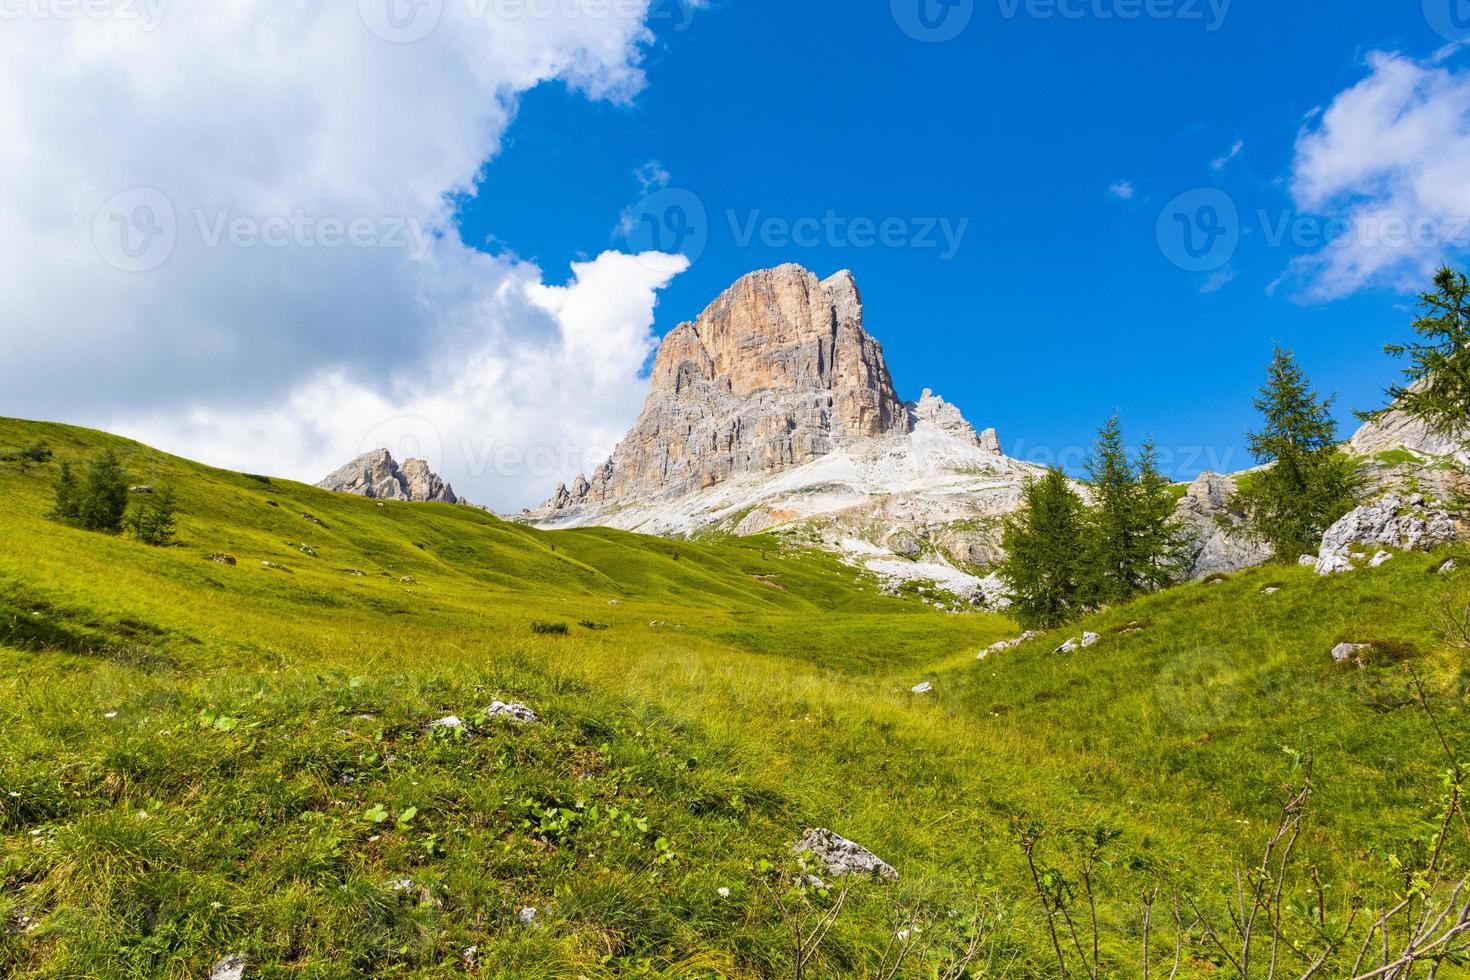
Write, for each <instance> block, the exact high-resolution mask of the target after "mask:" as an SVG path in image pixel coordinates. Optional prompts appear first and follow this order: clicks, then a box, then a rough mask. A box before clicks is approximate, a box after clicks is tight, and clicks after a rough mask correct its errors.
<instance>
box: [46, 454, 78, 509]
mask: <svg viewBox="0 0 1470 980" xmlns="http://www.w3.org/2000/svg"><path fill="white" fill-rule="evenodd" d="M81 516H82V490H81V487H80V485H79V484H78V483H77V475H76V473H74V472H72V468H71V464H70V463H62V464H61V473H60V475H59V476H57V478H56V503H55V504H53V505H52V507H51V519H52V520H55V521H76V520H80V519H81Z"/></svg>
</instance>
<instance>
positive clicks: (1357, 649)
mask: <svg viewBox="0 0 1470 980" xmlns="http://www.w3.org/2000/svg"><path fill="white" fill-rule="evenodd" d="M1372 649H1373V644H1371V643H1339V644H1338V645H1337V646H1335V647H1333V649H1332V659H1333V660H1334V661H1335V662H1337V663H1340V664H1345V663H1348V662H1350V661H1356V662H1357V663H1360V664H1361V663H1362V662H1363V655H1364V654H1366V653H1368V652H1370V651H1371V650H1372Z"/></svg>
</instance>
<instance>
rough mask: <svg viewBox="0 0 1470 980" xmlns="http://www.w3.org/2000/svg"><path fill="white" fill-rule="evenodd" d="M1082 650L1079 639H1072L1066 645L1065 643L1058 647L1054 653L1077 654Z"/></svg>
mask: <svg viewBox="0 0 1470 980" xmlns="http://www.w3.org/2000/svg"><path fill="white" fill-rule="evenodd" d="M1081 649H1082V641H1081V640H1079V639H1077V638H1076V637H1073V638H1072V639H1070V640H1068V641H1067V642H1066V643H1063V644H1062V645H1061V646H1059V647H1057V648H1056V650H1055V651H1054V652H1056V653H1076V652H1077V651H1078V650H1081Z"/></svg>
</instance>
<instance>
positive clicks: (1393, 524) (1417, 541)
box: [1317, 494, 1460, 575]
mask: <svg viewBox="0 0 1470 980" xmlns="http://www.w3.org/2000/svg"><path fill="white" fill-rule="evenodd" d="M1459 536H1460V534H1459V518H1458V517H1457V515H1455V514H1452V513H1451V512H1450V511H1449V510H1447V509H1446V508H1445V507H1444V506H1443V505H1441V504H1438V503H1436V502H1434V501H1430V500H1427V499H1426V498H1425V497H1424V496H1423V495H1421V494H1413V495H1411V496H1408V497H1401V496H1399V495H1397V494H1389V495H1387V496H1385V497H1382V498H1380V499H1379V500H1376V501H1374V502H1372V503H1369V504H1364V505H1363V506H1361V507H1357V508H1355V509H1353V510H1352V511H1350V512H1349V513H1348V514H1346V515H1345V516H1344V517H1343V518H1342V519H1341V520H1340V521H1338V522H1337V523H1336V524H1334V525H1332V527H1330V528H1328V530H1327V533H1326V534H1325V535H1324V536H1323V538H1322V550H1321V552H1320V553H1319V554H1318V556H1317V572H1318V574H1321V575H1335V574H1337V573H1339V572H1345V571H1350V570H1352V568H1353V567H1354V565H1353V563H1352V558H1353V554H1354V552H1355V551H1356V550H1359V549H1364V548H1372V547H1381V548H1391V549H1393V550H1395V551H1429V550H1431V549H1433V548H1437V547H1439V546H1441V545H1445V544H1449V543H1451V542H1453V541H1456V540H1458V538H1459ZM1379 564H1382V562H1381V561H1380V562H1379Z"/></svg>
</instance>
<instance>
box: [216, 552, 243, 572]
mask: <svg viewBox="0 0 1470 980" xmlns="http://www.w3.org/2000/svg"><path fill="white" fill-rule="evenodd" d="M209 560H210V561H212V562H214V563H215V564H216V565H229V566H230V567H231V568H233V567H234V566H235V565H237V564H239V562H238V561H236V560H235V556H234V555H227V554H225V553H224V552H219V553H218V554H213V555H210V556H209Z"/></svg>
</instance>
